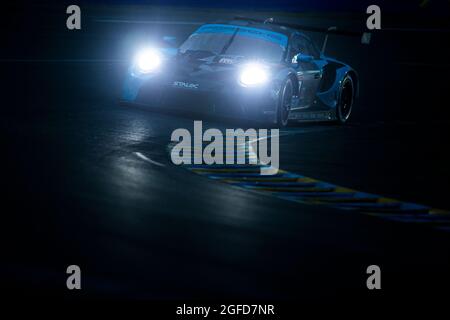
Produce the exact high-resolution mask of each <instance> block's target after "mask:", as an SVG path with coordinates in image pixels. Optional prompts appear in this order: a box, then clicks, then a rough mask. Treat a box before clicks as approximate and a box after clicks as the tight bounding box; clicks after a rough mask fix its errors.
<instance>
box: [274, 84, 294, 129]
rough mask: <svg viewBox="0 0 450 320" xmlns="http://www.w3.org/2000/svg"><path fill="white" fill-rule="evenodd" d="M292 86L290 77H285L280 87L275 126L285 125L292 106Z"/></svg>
mask: <svg viewBox="0 0 450 320" xmlns="http://www.w3.org/2000/svg"><path fill="white" fill-rule="evenodd" d="M293 88H294V86H293V84H292V80H291V79H290V78H288V79H286V81H285V82H284V84H283V86H282V89H281V96H280V101H279V103H278V108H277V126H278V127H280V128H282V127H286V126H287V124H288V120H289V113H290V111H291V106H292V94H293V92H294V90H293Z"/></svg>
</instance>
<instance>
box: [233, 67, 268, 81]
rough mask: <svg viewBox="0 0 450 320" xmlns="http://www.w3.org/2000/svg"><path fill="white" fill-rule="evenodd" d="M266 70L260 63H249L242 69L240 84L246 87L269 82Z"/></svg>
mask: <svg viewBox="0 0 450 320" xmlns="http://www.w3.org/2000/svg"><path fill="white" fill-rule="evenodd" d="M268 79H269V75H268V73H267V70H266V68H265V67H264V66H263V65H261V64H259V63H249V64H247V65H245V66H244V67H243V68H242V71H241V74H240V76H239V82H240V83H241V84H242V85H243V86H245V87H251V86H257V85H261V84H264V83H266V82H267V81H268Z"/></svg>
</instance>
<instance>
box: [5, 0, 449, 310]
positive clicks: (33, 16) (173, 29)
mask: <svg viewBox="0 0 450 320" xmlns="http://www.w3.org/2000/svg"><path fill="white" fill-rule="evenodd" d="M78 4H79V5H80V6H81V9H82V30H80V31H69V30H67V29H66V27H65V21H66V18H67V15H66V14H65V8H66V4H64V3H57V4H56V3H51V2H45V1H44V2H39V3H32V4H31V3H18V2H14V3H8V4H5V5H3V6H2V19H1V30H0V36H1V39H2V50H1V52H0V70H1V75H2V77H1V88H2V91H1V92H2V103H1V123H0V129H1V132H0V137H1V138H0V139H1V141H2V159H1V165H2V189H3V191H2V202H3V209H2V217H3V220H2V224H1V226H2V233H1V234H2V244H3V249H2V260H3V262H2V265H1V271H2V275H3V276H2V282H3V284H2V289H5V292H9V297H10V298H11V299H18V298H23V297H28V298H46V297H49V298H67V299H72V298H82V299H89V298H116V299H119V298H138V299H153V300H167V299H179V300H180V301H183V300H189V299H203V300H204V299H215V300H216V301H217V300H220V299H238V300H239V299H240V301H247V300H248V299H253V300H254V299H268V300H269V301H272V300H273V301H279V300H287V301H316V302H317V301H330V300H331V301H333V300H334V301H335V300H339V299H342V300H345V299H355V298H358V299H361V300H365V301H369V303H370V301H373V300H371V299H375V298H385V299H386V300H389V301H393V300H392V299H394V298H395V299H400V298H399V297H402V298H405V299H409V301H424V300H426V299H428V298H431V299H439V298H445V297H447V295H445V294H444V295H442V294H441V292H442V291H443V290H444V289H445V288H447V287H448V285H449V284H450V281H449V279H450V276H449V274H448V270H449V268H448V267H449V250H448V248H449V241H450V239H449V233H448V232H442V231H437V230H436V229H434V228H432V227H433V226H432V225H431V226H430V225H428V224H427V223H424V224H419V225H415V224H402V223H393V222H388V221H385V220H380V219H376V218H373V217H368V216H365V215H362V214H358V213H356V214H343V213H342V212H341V211H338V210H334V209H330V208H326V207H318V206H317V207H316V206H308V205H301V204H295V203H288V202H285V201H282V200H279V199H276V198H272V197H267V196H263V195H258V194H253V193H249V192H246V191H242V190H237V189H234V188H230V187H229V186H227V185H223V184H220V183H217V182H213V181H210V180H208V179H205V178H201V177H198V176H195V175H193V174H191V173H189V172H187V171H184V170H182V169H181V168H177V167H175V166H173V165H172V164H171V163H170V160H169V159H168V155H167V151H166V146H167V144H168V142H169V138H170V133H171V132H172V130H174V129H175V128H179V127H189V126H191V125H192V121H193V120H194V118H192V117H189V116H186V115H179V114H171V113H154V112H150V111H149V110H145V109H138V108H123V107H119V106H118V104H117V97H118V95H119V92H120V88H121V84H122V80H123V77H124V75H125V72H126V68H127V65H128V64H129V61H130V59H131V58H132V56H133V54H134V52H135V49H136V48H137V47H138V45H139V44H141V43H142V42H145V41H148V39H149V38H150V37H151V36H161V35H175V36H177V37H178V39H179V41H182V40H183V39H184V38H185V37H187V36H188V35H189V34H190V33H191V32H192V31H193V30H195V28H196V26H195V25H176V24H174V25H168V24H152V25H146V24H139V23H132V21H142V20H144V21H147V20H154V21H188V22H189V21H190V22H196V21H200V22H203V21H210V20H214V19H217V18H224V17H225V18H226V17H229V18H231V17H233V16H234V15H236V14H239V15H242V14H244V15H249V16H253V17H262V18H265V17H267V16H274V17H276V18H277V19H279V20H280V21H292V22H302V23H304V24H309V25H312V26H320V27H324V28H326V27H328V26H331V25H336V26H338V27H339V28H340V29H346V30H353V31H363V30H365V20H366V17H367V15H366V14H365V8H366V7H367V5H366V3H365V2H360V3H358V4H355V2H352V1H339V2H334V1H304V2H301V3H297V4H295V5H292V4H291V3H289V2H288V1H277V2H270V1H254V2H247V1H246V2H242V1H226V2H225V1H215V2H214V4H210V3H209V2H206V1H199V2H186V1H164V2H151V3H149V2H144V1H136V2H125V1H113V2H106V1H83V2H79V3H78ZM369 4H372V3H369ZM378 4H379V5H380V7H381V8H382V30H381V31H376V32H374V35H373V41H372V44H371V45H370V46H364V45H361V43H360V42H359V39H357V38H347V37H341V36H335V37H332V38H330V42H329V46H328V49H327V54H328V55H330V56H333V57H336V58H337V59H340V60H342V61H345V62H348V63H349V64H350V65H352V66H353V67H354V68H355V69H356V70H357V71H358V72H359V74H360V77H361V92H360V97H359V100H358V103H357V105H356V106H355V112H354V114H353V118H352V121H351V122H350V123H349V125H348V126H345V127H340V126H335V125H330V124H315V125H307V124H295V125H292V126H291V127H290V128H287V129H285V131H284V132H286V133H289V134H290V135H289V136H287V137H286V138H284V139H282V140H281V141H280V142H281V149H280V154H281V155H280V158H281V167H282V168H283V169H287V170H290V171H293V172H296V173H300V174H304V175H306V176H311V177H314V178H318V179H321V180H324V181H329V182H332V183H336V184H339V185H343V186H347V187H351V188H355V189H358V190H362V191H367V192H373V193H377V194H381V195H385V196H389V197H394V198H398V199H402V200H405V201H411V202H416V203H421V204H427V205H430V206H433V207H438V208H442V209H447V210H448V209H450V206H449V204H448V190H449V187H450V185H449V184H450V170H449V167H448V163H450V157H449V155H448V152H447V149H448V137H449V136H450V135H449V133H450V132H449V131H450V130H449V120H448V119H449V118H448V116H449V114H450V113H449V103H448V92H449V89H450V86H449V81H448V72H449V70H450V63H449V62H448V57H449V56H450V48H449V30H450V26H449V19H448V18H449V12H448V7H449V5H448V1H429V3H428V4H427V5H425V6H424V7H422V6H420V1H401V2H398V3H395V4H394V3H392V2H391V1H382V2H378ZM105 20H119V21H121V22H111V21H110V22H104V21H105ZM101 21H103V22H101ZM124 21H128V22H124ZM129 21H131V22H129ZM310 35H311V36H312V37H313V38H314V39H315V40H316V41H317V42H318V44H320V43H321V41H322V39H323V35H322V34H317V33H311V34H310ZM205 123H206V124H205V125H207V126H210V127H217V128H225V127H229V126H236V125H241V124H240V123H238V124H236V123H230V122H226V121H224V120H223V119H214V118H213V119H209V118H208V119H205ZM244 125H246V124H244ZM135 152H141V153H143V154H145V155H146V156H148V157H149V158H151V159H153V160H156V161H159V162H161V163H163V164H164V165H165V167H163V168H160V167H156V166H153V165H150V164H148V163H146V162H143V161H142V160H140V159H139V158H137V157H136V156H135V154H134V153H135ZM444 226H446V227H448V223H444ZM70 264H78V265H80V266H81V269H82V272H83V289H82V290H81V291H80V292H69V291H68V290H66V289H65V279H66V274H65V268H66V267H67V266H68V265H70ZM369 264H379V265H380V266H381V268H382V272H383V280H382V281H383V290H382V292H381V293H380V294H378V293H373V292H368V291H367V290H366V288H365V277H366V275H365V268H366V267H367V266H368V265H369ZM246 299H247V300H246ZM321 299H323V300H321Z"/></svg>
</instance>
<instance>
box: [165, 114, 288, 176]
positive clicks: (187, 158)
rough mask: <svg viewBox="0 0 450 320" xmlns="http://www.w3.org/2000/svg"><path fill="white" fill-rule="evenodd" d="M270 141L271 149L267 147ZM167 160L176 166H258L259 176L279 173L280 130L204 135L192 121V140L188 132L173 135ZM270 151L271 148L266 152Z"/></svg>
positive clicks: (207, 132) (198, 123) (213, 131)
mask: <svg viewBox="0 0 450 320" xmlns="http://www.w3.org/2000/svg"><path fill="white" fill-rule="evenodd" d="M269 140H270V146H269ZM171 141H172V142H176V144H175V145H174V146H173V147H172V150H171V153H170V157H171V160H172V162H173V163H174V164H176V165H181V164H185V165H190V164H197V165H200V164H206V165H215V164H218V165H223V164H226V165H234V164H238V165H244V164H250V165H259V166H260V173H261V175H274V174H277V173H278V168H279V165H280V159H279V130H278V129H271V130H268V129H258V130H256V129H253V128H250V129H247V130H244V129H226V130H225V133H223V132H222V131H221V130H219V129H215V128H210V129H207V130H205V131H204V132H203V124H202V121H194V136H193V137H192V135H191V132H190V131H189V130H188V129H184V128H179V129H176V130H174V131H173V132H172V135H171ZM269 147H270V148H269Z"/></svg>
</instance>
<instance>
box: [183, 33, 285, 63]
mask: <svg viewBox="0 0 450 320" xmlns="http://www.w3.org/2000/svg"><path fill="white" fill-rule="evenodd" d="M286 45H287V36H285V35H283V34H281V33H277V32H272V31H268V30H262V29H256V28H248V27H241V26H239V27H238V26H230V25H218V24H214V25H204V26H202V27H200V29H198V30H197V31H196V32H194V33H193V34H192V35H191V36H190V37H189V38H188V39H187V40H186V41H185V42H184V43H183V44H182V45H181V47H180V52H181V53H185V52H186V51H205V52H209V53H211V54H214V55H219V54H220V55H237V56H243V57H246V58H250V59H262V60H266V61H272V62H279V61H281V60H282V59H283V57H284V53H285V51H286Z"/></svg>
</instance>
